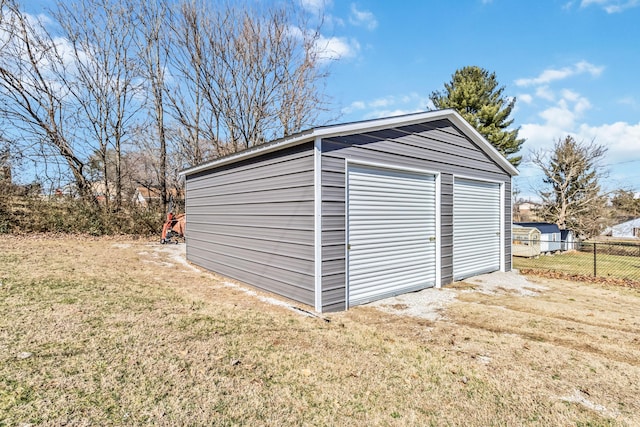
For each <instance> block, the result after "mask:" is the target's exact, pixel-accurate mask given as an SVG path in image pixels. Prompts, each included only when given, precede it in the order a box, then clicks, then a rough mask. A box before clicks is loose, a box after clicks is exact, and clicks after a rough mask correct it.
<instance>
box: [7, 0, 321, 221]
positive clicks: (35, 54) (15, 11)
mask: <svg viewBox="0 0 640 427" xmlns="http://www.w3.org/2000/svg"><path fill="white" fill-rule="evenodd" d="M0 2H1V3H0V10H1V15H0V99H1V100H0V155H3V156H5V157H7V158H8V159H9V160H8V161H9V162H10V163H11V164H13V165H24V168H25V169H29V168H32V169H33V170H34V171H35V173H36V174H37V179H38V181H40V182H41V183H43V184H44V185H45V186H48V187H50V188H58V187H63V186H65V184H67V186H66V188H72V189H73V191H74V192H76V193H77V195H78V196H79V197H81V198H82V199H84V200H88V201H89V200H92V199H93V198H95V185H96V183H101V185H100V188H101V191H102V192H103V193H104V196H105V197H104V200H105V203H106V204H107V205H109V204H111V205H112V206H110V207H111V208H113V209H116V210H117V209H119V208H120V206H121V205H122V203H123V201H125V200H126V199H127V197H130V193H131V189H132V188H133V187H135V186H145V187H148V188H151V187H153V188H157V189H159V192H160V194H161V195H162V199H163V205H164V206H165V207H166V203H167V200H166V199H167V195H168V194H169V193H170V189H171V188H172V187H177V172H178V171H179V170H181V169H183V168H185V167H188V166H191V165H195V164H198V163H200V162H202V161H204V160H206V159H213V158H216V157H218V156H222V155H225V154H228V153H232V152H236V151H239V150H243V149H246V148H249V147H252V146H254V145H257V144H260V143H262V142H264V141H268V140H272V139H276V138H279V137H283V136H286V135H289V134H292V133H295V132H297V131H300V130H301V129H303V128H305V127H309V126H311V125H313V124H316V123H315V122H316V120H317V119H318V115H319V113H320V112H321V111H322V109H323V108H324V106H325V97H324V95H323V92H322V87H323V82H324V80H325V78H326V77H327V69H326V67H325V62H323V61H322V57H321V55H322V47H321V46H319V41H320V40H321V38H320V29H321V24H322V19H321V18H318V17H313V18H312V19H310V18H309V17H308V16H307V15H306V14H305V13H304V11H303V10H301V9H300V8H299V7H298V6H296V3H294V2H278V3H271V2H270V3H268V4H265V3H261V2H249V1H246V2H243V1H238V2H233V3H232V2H214V1H205V0H175V1H174V0H154V1H143V2H141V1H135V0H71V1H66V2H60V3H59V4H58V6H57V7H55V8H54V9H52V10H50V11H48V13H47V15H46V16H44V15H38V16H34V15H31V14H28V13H26V12H25V11H24V8H23V7H22V5H21V3H20V1H19V0H0Z"/></svg>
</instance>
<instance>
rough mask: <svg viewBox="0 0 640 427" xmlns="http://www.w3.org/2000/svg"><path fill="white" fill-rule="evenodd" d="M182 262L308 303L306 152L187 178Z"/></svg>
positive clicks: (309, 155) (309, 167)
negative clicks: (185, 261) (185, 245)
mask: <svg viewBox="0 0 640 427" xmlns="http://www.w3.org/2000/svg"><path fill="white" fill-rule="evenodd" d="M186 189H187V199H186V213H187V218H188V221H187V230H186V235H187V239H188V245H187V258H188V259H189V260H190V261H191V262H193V263H195V264H198V265H201V266H202V267H204V268H207V269H209V270H212V271H214V272H216V273H219V274H221V275H223V276H226V277H229V278H232V279H236V280H239V281H242V282H244V283H247V284H250V285H252V286H255V287H257V288H260V289H264V290H267V291H270V292H274V293H277V294H280V295H283V296H285V297H287V298H291V299H293V300H296V301H300V302H302V303H305V304H309V305H313V303H314V200H313V199H314V186H313V145H312V144H303V145H300V146H297V147H293V148H290V149H286V150H281V151H278V152H275V153H270V154H268V155H263V156H260V157H256V158H253V159H249V160H246V161H243V162H240V163H236V164H233V165H230V166H228V167H220V168H218V169H214V170H212V171H205V172H201V173H198V174H194V175H189V176H187V179H186Z"/></svg>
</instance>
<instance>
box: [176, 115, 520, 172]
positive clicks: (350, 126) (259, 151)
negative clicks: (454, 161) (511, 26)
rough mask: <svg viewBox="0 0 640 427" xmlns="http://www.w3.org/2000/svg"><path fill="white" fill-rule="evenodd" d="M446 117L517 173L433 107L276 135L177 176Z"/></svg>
mask: <svg viewBox="0 0 640 427" xmlns="http://www.w3.org/2000/svg"><path fill="white" fill-rule="evenodd" d="M442 119H448V120H449V121H451V123H452V124H453V125H455V126H456V127H457V128H459V129H460V130H461V131H462V132H463V133H464V134H465V135H466V136H467V137H469V138H470V139H471V140H472V141H473V142H474V143H476V144H477V145H478V147H480V149H481V150H482V151H484V152H485V153H486V154H487V155H488V156H489V157H490V158H491V159H492V160H493V161H495V162H496V163H497V164H498V165H500V167H502V169H504V170H505V172H507V173H508V174H510V175H511V176H515V175H518V170H517V169H516V168H515V167H514V166H513V165H512V164H511V163H510V162H509V161H508V160H507V159H506V158H505V157H504V156H503V155H502V154H500V152H499V151H498V150H496V149H495V147H493V145H491V143H489V141H487V140H486V139H485V138H484V137H483V136H482V135H481V134H480V133H479V132H478V131H477V130H476V129H475V128H474V127H473V126H471V125H470V124H469V122H467V121H466V120H465V119H464V118H463V117H462V116H461V115H460V114H459V113H458V112H456V111H455V110H451V109H449V110H435V111H425V112H421V113H414V114H407V115H403V116H394V117H385V118H380V119H373V120H366V121H361V122H353V123H345V124H338V125H331V126H321V127H316V128H313V129H309V130H306V131H303V132H300V133H297V134H294V135H290V136H288V137H285V138H281V139H277V140H274V141H271V142H268V143H266V144H262V145H257V146H255V147H252V148H249V149H247V150H243V151H240V152H238V153H234V154H230V155H228V156H224V157H220V158H218V159H215V160H212V161H210V162H206V163H203V164H201V165H197V166H194V167H191V168H188V169H185V170H183V171H181V172H180V176H187V175H193V174H195V173H199V172H204V171H207V170H209V169H215V168H217V167H220V166H224V165H228V164H232V163H236V162H239V161H241V160H246V159H250V158H253V157H257V156H260V155H263V154H267V153H272V152H274V151H279V150H282V149H285V148H289V147H294V146H296V145H300V144H304V143H305V142H310V141H314V140H315V139H316V138H330V137H336V136H346V135H353V134H357V133H365V132H373V131H377V130H381V129H388V128H391V127H398V126H408V125H413V124H417V123H424V122H430V121H434V120H442Z"/></svg>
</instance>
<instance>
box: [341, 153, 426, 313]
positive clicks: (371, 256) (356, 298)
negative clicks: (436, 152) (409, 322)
mask: <svg viewBox="0 0 640 427" xmlns="http://www.w3.org/2000/svg"><path fill="white" fill-rule="evenodd" d="M347 174H348V184H347V188H348V191H347V198H348V219H347V221H348V246H347V249H348V258H349V260H348V270H349V272H348V295H349V297H348V299H349V305H350V306H351V305H355V304H363V303H365V302H369V301H373V300H376V299H380V298H384V297H387V296H391V295H397V294H400V293H404V292H408V291H412V290H417V289H423V288H426V287H430V286H434V285H435V281H436V264H437V263H436V253H437V251H436V244H437V243H436V235H437V232H436V216H437V215H436V177H435V175H422V174H417V173H409V172H404V171H398V170H390V169H379V168H371V167H362V166H354V165H350V166H349V167H348V172H347Z"/></svg>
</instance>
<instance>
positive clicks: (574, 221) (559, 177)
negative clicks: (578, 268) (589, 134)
mask: <svg viewBox="0 0 640 427" xmlns="http://www.w3.org/2000/svg"><path fill="white" fill-rule="evenodd" d="M606 152H607V149H606V148H605V147H603V146H601V145H597V144H595V143H594V142H591V143H589V144H584V143H579V142H577V141H576V140H575V139H573V138H572V137H571V136H567V137H566V138H565V139H560V140H558V142H556V144H555V146H554V148H553V151H552V152H551V153H550V156H549V153H545V152H541V151H539V152H535V153H533V156H532V157H533V163H534V164H535V165H537V166H538V167H540V169H541V170H542V172H544V175H545V177H544V180H543V181H544V183H545V184H547V187H546V189H543V190H541V191H539V193H538V194H539V196H540V197H541V198H542V202H543V205H542V209H541V212H540V216H541V217H542V218H543V219H544V220H545V221H549V222H554V223H556V224H558V226H559V227H560V228H561V229H569V230H573V231H574V232H577V233H578V234H579V235H581V236H584V237H591V236H594V235H596V234H598V233H599V232H600V229H601V228H602V227H603V225H604V223H603V221H604V220H605V218H604V217H605V216H606V213H605V210H606V202H607V198H606V197H605V196H604V195H603V194H602V193H601V191H600V184H599V179H600V178H601V177H602V175H603V173H602V172H601V170H600V168H599V166H598V163H599V161H600V160H601V159H602V158H603V156H604V155H605V153H606Z"/></svg>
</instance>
